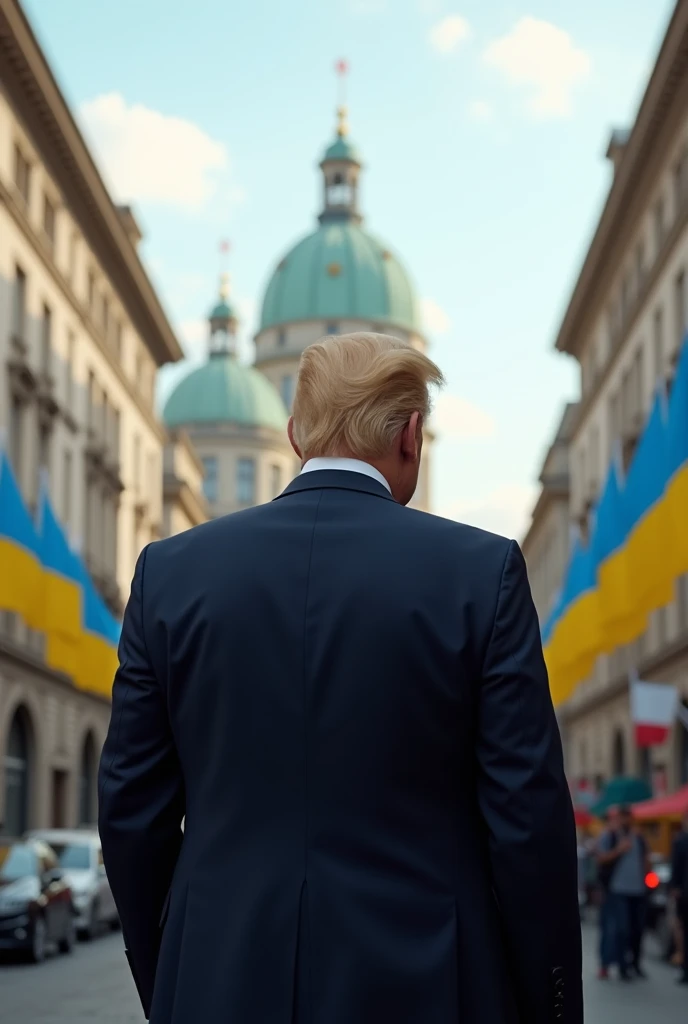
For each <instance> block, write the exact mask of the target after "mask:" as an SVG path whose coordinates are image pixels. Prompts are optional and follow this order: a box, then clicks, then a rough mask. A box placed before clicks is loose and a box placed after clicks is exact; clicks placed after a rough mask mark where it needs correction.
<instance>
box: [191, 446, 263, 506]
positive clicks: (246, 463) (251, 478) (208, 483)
mask: <svg viewBox="0 0 688 1024" xmlns="http://www.w3.org/2000/svg"><path fill="white" fill-rule="evenodd" d="M201 461H202V463H203V493H204V494H205V497H206V499H207V500H208V501H209V502H210V503H211V504H214V503H215V502H216V501H217V500H218V498H219V486H218V484H219V463H218V459H217V456H215V455H207V456H205V458H203V459H202V460H201ZM256 476H257V469H256V460H255V459H251V458H241V459H237V462H236V501H237V504H238V505H246V506H250V505H255V504H256V501H257V497H256ZM281 490H282V468H281V466H275V465H273V466H270V496H271V497H272V498H276V497H277V495H278V494H279V493H280V492H281Z"/></svg>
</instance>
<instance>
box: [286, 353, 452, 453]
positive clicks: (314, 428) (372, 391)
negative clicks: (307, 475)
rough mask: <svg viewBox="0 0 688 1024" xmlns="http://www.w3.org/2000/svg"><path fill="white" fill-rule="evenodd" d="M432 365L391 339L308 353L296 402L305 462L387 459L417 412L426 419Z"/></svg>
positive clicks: (436, 372) (436, 382) (436, 379)
mask: <svg viewBox="0 0 688 1024" xmlns="http://www.w3.org/2000/svg"><path fill="white" fill-rule="evenodd" d="M443 383H444V377H443V376H442V372H441V371H440V369H439V368H438V367H437V366H435V364H434V363H433V362H432V360H430V359H428V357H427V356H425V355H423V353H422V352H419V351H418V350H417V349H415V348H411V347H410V345H407V344H406V343H405V342H403V341H400V340H399V339H398V338H392V337H390V336H389V335H386V334H364V333H360V334H340V335H335V336H333V337H328V338H323V339H321V340H320V341H318V342H316V343H315V344H314V345H310V346H309V347H308V348H307V349H305V350H304V352H303V355H302V356H301V363H300V366H299V375H298V380H297V383H296V393H295V396H294V412H293V415H294V439H295V441H296V443H297V444H298V446H299V448H300V450H301V454H302V457H303V458H315V457H318V456H326V455H330V456H332V455H343V454H346V455H353V456H355V457H356V458H360V459H372V458H379V457H381V456H383V455H386V454H387V453H388V452H389V451H390V449H391V448H392V445H393V443H394V439H395V437H396V436H397V435H398V433H399V431H400V430H402V429H403V427H404V426H405V425H406V424H407V423H408V421H409V419H410V417H411V415H412V413H414V412H419V413H420V414H421V416H422V417H423V419H427V417H428V415H429V412H430V393H429V389H430V387H431V386H435V387H441V385H442V384H443Z"/></svg>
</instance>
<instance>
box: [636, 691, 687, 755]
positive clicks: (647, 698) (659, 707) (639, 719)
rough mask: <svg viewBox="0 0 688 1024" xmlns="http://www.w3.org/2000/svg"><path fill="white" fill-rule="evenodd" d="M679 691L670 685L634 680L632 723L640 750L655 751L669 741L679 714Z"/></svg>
mask: <svg viewBox="0 0 688 1024" xmlns="http://www.w3.org/2000/svg"><path fill="white" fill-rule="evenodd" d="M678 704H679V701H678V690H677V689H676V687H675V686H671V685H670V684H668V683H646V682H643V680H642V679H632V680H631V719H632V720H633V727H634V729H635V742H636V746H638V747H654V746H657V745H658V744H660V743H665V742H666V740H667V739H668V738H669V733H670V732H671V730H672V728H673V725H674V722H675V721H676V715H677V713H678Z"/></svg>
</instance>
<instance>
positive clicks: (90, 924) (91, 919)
mask: <svg viewBox="0 0 688 1024" xmlns="http://www.w3.org/2000/svg"><path fill="white" fill-rule="evenodd" d="M31 835H32V836H33V837H35V838H38V839H42V840H43V841H44V842H46V843H48V844H49V845H50V846H51V847H52V849H53V850H54V851H55V853H56V854H57V858H58V861H59V864H60V867H61V868H62V870H63V871H64V873H65V876H66V878H67V880H68V882H69V884H70V886H71V889H72V896H73V900H74V907H75V909H76V929H77V932H78V934H79V936H80V937H81V938H88V939H92V938H93V937H94V935H96V934H97V932H98V931H100V930H101V929H102V928H116V927H117V926H118V924H119V916H118V914H117V907H116V906H115V901H114V899H113V896H112V891H111V889H110V883H109V882H108V880H107V875H106V873H105V867H104V865H103V853H102V848H101V845H100V837H99V835H98V831H97V830H96V829H75V830H68V829H50V830H49V831H40V832H32V833H31Z"/></svg>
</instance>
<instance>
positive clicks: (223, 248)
mask: <svg viewBox="0 0 688 1024" xmlns="http://www.w3.org/2000/svg"><path fill="white" fill-rule="evenodd" d="M230 248H231V246H230V244H229V242H228V241H227V239H226V238H223V239H222V241H221V242H220V252H221V253H222V254H223V255H226V254H227V253H228V252H229V250H230Z"/></svg>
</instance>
